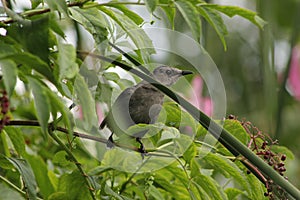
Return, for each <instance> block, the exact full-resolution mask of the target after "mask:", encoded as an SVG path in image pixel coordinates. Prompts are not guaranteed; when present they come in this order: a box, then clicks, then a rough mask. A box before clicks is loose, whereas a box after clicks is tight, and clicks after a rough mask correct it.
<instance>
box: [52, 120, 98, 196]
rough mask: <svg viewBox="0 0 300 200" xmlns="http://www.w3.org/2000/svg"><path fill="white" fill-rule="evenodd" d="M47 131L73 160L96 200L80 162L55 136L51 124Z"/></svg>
mask: <svg viewBox="0 0 300 200" xmlns="http://www.w3.org/2000/svg"><path fill="white" fill-rule="evenodd" d="M48 132H49V135H50V136H51V137H52V138H53V139H54V140H55V141H56V142H57V143H58V144H59V146H60V147H62V148H63V149H64V151H65V152H66V153H67V154H68V156H70V158H71V159H72V160H73V162H74V163H75V165H76V167H77V169H78V170H79V172H80V173H81V174H82V176H83V178H84V180H85V182H86V185H87V186H88V189H89V191H90V194H91V197H92V198H93V199H94V200H96V197H95V194H94V191H95V189H94V188H93V186H92V184H91V183H90V180H89V177H88V175H87V174H86V173H85V172H84V170H83V169H82V167H81V164H80V163H79V162H78V160H77V159H76V157H75V156H74V155H73V153H72V151H71V150H70V149H69V148H68V147H67V146H66V145H65V144H64V143H63V142H62V141H61V140H60V139H59V138H58V137H57V136H56V134H54V132H53V129H52V127H51V126H49V128H48Z"/></svg>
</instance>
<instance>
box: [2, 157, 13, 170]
mask: <svg viewBox="0 0 300 200" xmlns="http://www.w3.org/2000/svg"><path fill="white" fill-rule="evenodd" d="M0 168H2V169H9V170H11V169H13V168H14V165H13V164H12V163H11V162H9V161H8V160H7V157H6V156H5V155H3V154H0Z"/></svg>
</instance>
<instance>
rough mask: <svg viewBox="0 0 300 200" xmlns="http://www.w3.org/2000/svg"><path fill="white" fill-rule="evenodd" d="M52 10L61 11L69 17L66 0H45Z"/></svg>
mask: <svg viewBox="0 0 300 200" xmlns="http://www.w3.org/2000/svg"><path fill="white" fill-rule="evenodd" d="M44 1H45V2H46V3H47V4H48V6H49V7H50V9H51V10H52V11H55V10H57V11H59V12H61V13H63V14H64V16H65V17H68V16H69V14H68V6H67V3H66V1H65V0H55V1H53V0H44Z"/></svg>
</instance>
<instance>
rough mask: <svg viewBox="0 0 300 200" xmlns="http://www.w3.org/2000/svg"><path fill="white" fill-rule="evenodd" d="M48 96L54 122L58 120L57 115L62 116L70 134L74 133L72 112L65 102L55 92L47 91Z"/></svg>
mask: <svg viewBox="0 0 300 200" xmlns="http://www.w3.org/2000/svg"><path fill="white" fill-rule="evenodd" d="M47 96H48V98H49V101H50V105H51V113H52V115H53V118H54V120H55V119H56V116H57V113H60V114H61V117H62V121H63V122H64V125H65V126H66V127H67V129H68V131H69V134H72V133H73V117H72V114H71V113H70V110H69V109H68V107H66V105H65V104H64V102H63V100H62V99H61V98H60V97H58V96H57V94H55V93H54V92H52V91H50V90H47Z"/></svg>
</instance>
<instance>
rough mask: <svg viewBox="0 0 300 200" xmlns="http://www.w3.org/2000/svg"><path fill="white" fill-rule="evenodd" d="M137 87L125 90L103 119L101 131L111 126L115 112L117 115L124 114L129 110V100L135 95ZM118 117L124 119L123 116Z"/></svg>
mask: <svg viewBox="0 0 300 200" xmlns="http://www.w3.org/2000/svg"><path fill="white" fill-rule="evenodd" d="M136 87H137V86H133V87H130V88H127V89H125V90H124V91H123V92H122V93H121V94H120V95H119V96H118V97H117V99H116V101H115V102H114V104H113V105H112V107H111V110H110V111H109V112H108V114H107V115H106V117H105V118H104V119H103V121H102V122H101V124H100V127H99V128H100V129H103V128H104V127H105V126H106V125H108V126H109V121H110V120H111V119H112V118H113V117H115V116H116V115H115V116H113V112H114V113H116V112H118V113H124V112H125V111H128V110H129V103H128V102H129V100H130V98H131V95H132V94H133V93H134V91H135V90H136ZM118 117H122V116H118Z"/></svg>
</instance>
